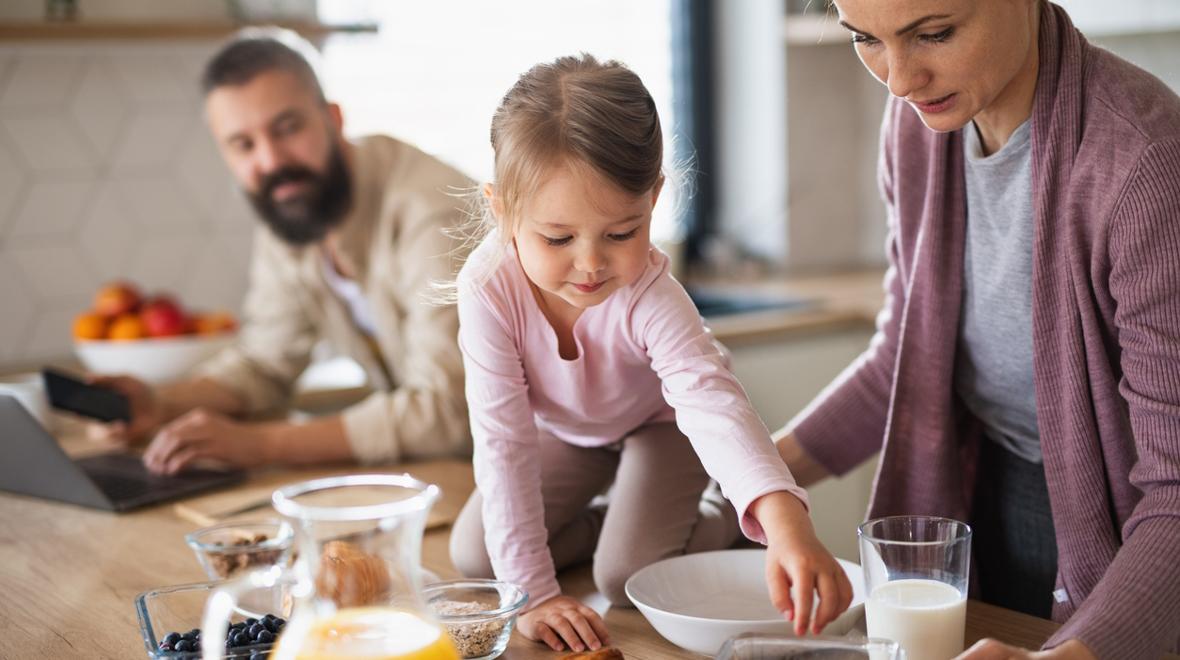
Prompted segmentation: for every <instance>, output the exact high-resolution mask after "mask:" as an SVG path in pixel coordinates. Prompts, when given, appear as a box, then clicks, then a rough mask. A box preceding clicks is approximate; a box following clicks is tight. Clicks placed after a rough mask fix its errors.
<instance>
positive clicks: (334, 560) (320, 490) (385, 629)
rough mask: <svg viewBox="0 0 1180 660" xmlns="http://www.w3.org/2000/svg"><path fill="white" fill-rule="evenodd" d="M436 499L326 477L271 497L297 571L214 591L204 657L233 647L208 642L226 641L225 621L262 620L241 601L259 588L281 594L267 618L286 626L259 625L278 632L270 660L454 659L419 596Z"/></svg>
mask: <svg viewBox="0 0 1180 660" xmlns="http://www.w3.org/2000/svg"><path fill="white" fill-rule="evenodd" d="M438 496H439V489H438V487H437V486H433V485H428V484H425V483H423V482H421V481H418V480H416V479H414V478H412V477H410V476H409V475H354V476H346V477H330V478H326V479H315V480H312V481H305V482H302V483H297V484H293V485H290V486H285V487H283V488H280V489H279V490H277V491H275V493H274V495H273V497H272V500H273V502H274V508H275V510H276V511H278V512H279V513H280V514H281V515H282V516H283V517H284V518H285V519H286V520H287V521H288V522H290V524H291V525H292V527H294V528H295V543H296V546H295V547H296V552H297V557H296V559H295V562H294V565H293V566H291V567H282V566H274V567H271V568H268V569H265V570H258V571H254V572H252V573H250V574H248V575H245V576H243V577H241V578H239V579H236V580H233V581H231V582H228V583H226V584H225V585H223V586H221V587H220V588H218V590H217V591H216V592H215V593H214V594H213V595H212V596H211V597H210V598H209V599H208V601H207V602H206V605H205V615H204V620H203V622H202V626H201V638H202V639H204V640H207V643H205V644H203V645H202V650H203V655H202V657H203V658H204V660H220V659H221V658H224V657H226V655H227V654H234V653H235V651H237V649H236V648H235V647H234V646H233V641H234V640H232V639H231V641H230V642H225V643H220V644H218V643H212V640H225V639H226V633H227V631H228V630H229V626H230V619H231V617H232V618H235V619H241V618H243V617H247V616H249V617H255V618H257V619H262V617H261V615H262V613H261V612H258V613H255V612H254V608H249V607H248V606H247V605H246V603H247V602H248V601H249V596H250V594H251V592H255V593H256V592H257V591H259V590H270V592H271V593H272V594H281V596H280V597H279V599H272V602H281V603H282V605H281V609H282V610H283V611H282V612H272V613H271V614H275V615H276V616H279V617H281V618H285V619H286V622H285V624H281V623H279V622H278V621H276V620H260V621H257V622H256V624H257V625H263V626H265V627H267V628H276V629H277V630H278V639H277V643H276V644H275V647H274V649H273V651H272V652H271V654H270V658H272V659H274V660H323V659H327V658H331V659H333V660H344V659H349V658H356V659H358V660H361V659H363V660H457V658H458V657H459V656H458V654H457V653H456V651H455V648H454V646H453V645H452V643H451V640H450V638H449V636H448V635H447V634H446V632H445V631H444V630H443V629H442V628H441V627H440V626H439V625H438V623H436V622H435V621H434V619H433V617H432V615H431V614H430V611H429V610H428V609H427V607H426V605H425V602H424V600H423V599H422V596H421V588H422V583H421V575H420V570H421V569H420V567H419V562H420V560H421V553H422V533H423V531H424V529H425V525H426V514H427V512H428V511H429V510H430V506H431V505H432V504H433V503H434V501H435V500H436V499H437V498H438ZM244 598H245V599H246V600H245V601H244V600H243V599H244ZM253 625H255V624H254V623H252V624H251V626H253ZM247 632H248V631H247ZM257 634H258V636H259V637H260V638H263V639H269V636H267V635H262V631H261V630H258V631H257ZM238 641H241V640H238ZM239 653H240V652H239Z"/></svg>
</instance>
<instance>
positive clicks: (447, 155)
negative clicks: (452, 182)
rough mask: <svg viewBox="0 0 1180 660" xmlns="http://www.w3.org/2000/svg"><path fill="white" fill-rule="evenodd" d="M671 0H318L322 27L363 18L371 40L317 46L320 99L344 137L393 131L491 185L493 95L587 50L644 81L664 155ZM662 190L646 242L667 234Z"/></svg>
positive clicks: (671, 224)
mask: <svg viewBox="0 0 1180 660" xmlns="http://www.w3.org/2000/svg"><path fill="white" fill-rule="evenodd" d="M673 1H674V0H643V1H642V2H636V1H635V0H594V1H589V0H575V1H566V0H563V1H561V2H553V1H552V0H513V1H512V2H475V1H473V0H431V1H430V2H370V3H367V4H366V3H363V2H358V1H357V0H320V2H319V13H320V19H321V20H322V21H324V22H325V23H348V22H357V21H358V20H366V21H371V22H375V23H377V25H378V32H377V34H376V35H350V34H345V35H339V36H333V37H330V38H329V39H328V40H327V42H326V43H325V44H324V46H323V54H324V58H323V59H324V62H323V67H324V70H323V78H324V81H325V85H326V87H327V93H328V94H329V96H330V97H331V98H332V99H333V100H336V101H338V102H339V103H340V104H341V106H342V108H343V110H344V123H345V132H346V133H347V134H349V135H354V136H355V135H363V134H369V133H385V134H389V135H393V136H395V137H398V138H400V139H403V140H405V141H407V142H410V143H412V144H414V145H416V146H418V147H419V148H421V149H423V150H424V151H427V152H429V153H432V154H434V155H436V156H438V157H440V158H442V159H443V160H445V161H447V162H449V163H451V164H453V165H455V166H457V167H459V168H460V169H462V170H463V171H465V172H466V173H468V174H469V175H470V176H472V177H474V178H475V179H476V180H479V181H487V180H488V179H490V177H491V170H492V150H491V146H490V145H489V143H488V129H489V127H490V125H491V119H492V113H493V112H494V111H495V108H496V106H497V104H498V103H499V101H500V98H501V96H503V94H504V92H506V91H507V90H508V88H509V87H511V86H512V84H513V83H514V82H515V81H516V78H517V76H519V75H520V74H521V73H523V72H524V71H525V70H527V69H528V68H529V67H531V66H532V65H534V64H536V63H538V62H542V61H547V60H552V59H554V58H556V57H558V56H561V55H569V54H576V53H579V52H583V51H584V52H588V53H591V54H593V55H595V56H596V57H599V58H602V59H616V60H619V61H621V62H623V63H625V64H627V66H629V67H630V68H631V69H632V70H634V71H635V72H636V73H637V74H639V76H640V77H641V78H642V79H643V81H644V83H645V84H646V85H647V87H648V89H649V90H650V91H651V93H652V96H653V97H654V98H655V101H656V106H657V107H658V109H659V112H660V119H661V122H662V124H663V129H664V135H665V143H666V144H665V148H666V150H667V156H666V160H667V162H669V163H671V162H674V160H673V158H674V156H673V141H672V140H671V139H668V137H669V136H671V135H672V134H673V126H674V121H675V117H673V103H672V36H671V32H672V30H671V19H670V17H671V12H672V10H671V4H672V2H673ZM669 192H674V190H673V189H666V192H665V193H664V195H663V196H661V200H660V203H659V205H658V206H657V208H656V217H655V219H654V221H653V226H652V236H653V239H655V240H659V241H667V240H669V239H672V238H673V237H674V236H675V235H676V222H675V211H676V209H677V200H676V196H675V195H668V193H669Z"/></svg>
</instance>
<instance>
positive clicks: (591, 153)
mask: <svg viewBox="0 0 1180 660" xmlns="http://www.w3.org/2000/svg"><path fill="white" fill-rule="evenodd" d="M491 138H492V150H493V151H494V152H495V158H496V160H495V169H494V175H493V176H494V186H495V195H496V197H497V198H498V201H499V202H500V207H499V209H498V210H500V212H501V213H500V215H499V217H496V218H495V220H494V221H493V222H494V223H495V227H496V228H497V229H498V230H499V231H500V233H501V236H502V238H503V239H504V240H510V239H511V237H512V234H513V230H514V229H515V227H516V223H518V222H519V218H520V213H521V209H522V207H523V205H524V201H525V200H527V199H528V198H529V197H531V196H532V195H533V194H534V193H535V192H536V191H537V189H538V188H540V187H541V185H542V184H544V182H545V179H546V177H547V176H548V175H549V174H550V173H551V172H553V171H554V170H555V169H557V168H559V167H562V166H569V167H574V168H578V167H587V168H589V169H590V170H591V171H592V172H594V173H595V174H597V175H598V176H601V177H602V178H603V179H604V180H605V181H607V182H609V183H611V184H613V185H615V186H617V187H618V188H619V189H621V190H623V191H626V192H628V193H631V194H634V195H642V194H644V193H647V192H649V191H651V190H652V189H653V188H654V187H655V186H656V184H658V183H659V181H660V178H661V176H662V172H663V158H664V139H663V134H662V132H661V131H660V116H659V113H658V112H657V111H656V104H655V101H654V100H652V97H651V93H650V92H648V91H647V87H645V86H644V85H643V81H641V80H640V79H639V76H637V75H635V73H634V72H633V71H631V70H630V69H628V68H627V67H626V66H624V65H622V64H620V63H618V62H616V61H614V60H607V61H606V62H599V61H598V60H597V59H595V58H594V56H592V55H588V54H585V53H583V54H582V55H580V56H577V57H572V56H571V57H559V58H557V59H556V60H554V61H552V62H547V63H544V64H538V65H536V66H534V67H533V68H531V69H529V70H528V71H526V72H525V73H524V74H523V75H522V76H521V77H520V79H518V80H517V81H516V84H515V85H513V86H512V88H511V89H509V90H508V93H507V94H505V95H504V98H503V99H502V100H501V101H500V106H499V107H498V108H497V109H496V114H495V115H494V116H493V117H492V131H491Z"/></svg>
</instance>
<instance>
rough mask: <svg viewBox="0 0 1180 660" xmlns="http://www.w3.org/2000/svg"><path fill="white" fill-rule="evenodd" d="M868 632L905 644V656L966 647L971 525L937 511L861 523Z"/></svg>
mask: <svg viewBox="0 0 1180 660" xmlns="http://www.w3.org/2000/svg"><path fill="white" fill-rule="evenodd" d="M857 536H858V537H859V538H860V562H861V565H862V567H863V568H864V576H865V592H866V593H867V594H868V599H867V600H866V601H865V623H866V624H867V625H868V635H869V637H879V638H883V639H891V640H893V641H895V642H897V643H898V644H900V645H901V647H902V649H903V650H904V651H905V654H906V658H907V660H950V658H953V657H955V656H956V655H958V654H960V653H962V652H963V632H964V629H965V627H966V621H967V576H968V570H969V566H970V563H971V528H970V527H969V526H968V525H967V524H966V523H961V522H959V521H957V520H951V519H949V518H937V517H932V516H893V517H889V518H879V519H877V520H870V521H868V522H866V523H864V524H863V525H861V526H860V527H859V528H858V529H857Z"/></svg>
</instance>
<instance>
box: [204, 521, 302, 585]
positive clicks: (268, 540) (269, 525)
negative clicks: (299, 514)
mask: <svg viewBox="0 0 1180 660" xmlns="http://www.w3.org/2000/svg"><path fill="white" fill-rule="evenodd" d="M184 541H185V543H187V544H188V546H189V547H190V548H192V549H193V552H194V553H195V554H196V555H197V561H199V562H200V563H201V567H202V568H204V569H205V573H206V574H207V575H208V576H209V579H211V580H225V579H228V578H232V577H235V576H237V575H238V574H240V573H244V572H247V571H251V570H254V569H257V568H266V567H267V566H273V565H275V564H278V565H281V566H287V565H289V564H290V561H291V552H292V548H293V546H294V530H293V529H292V528H291V525H290V524H288V523H287V522H285V521H283V520H279V519H277V518H272V519H266V520H256V521H246V522H227V523H222V524H220V525H213V526H211V527H204V528H202V529H198V530H197V531H195V532H193V533H191V534H189V535H187V536H185V537H184Z"/></svg>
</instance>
